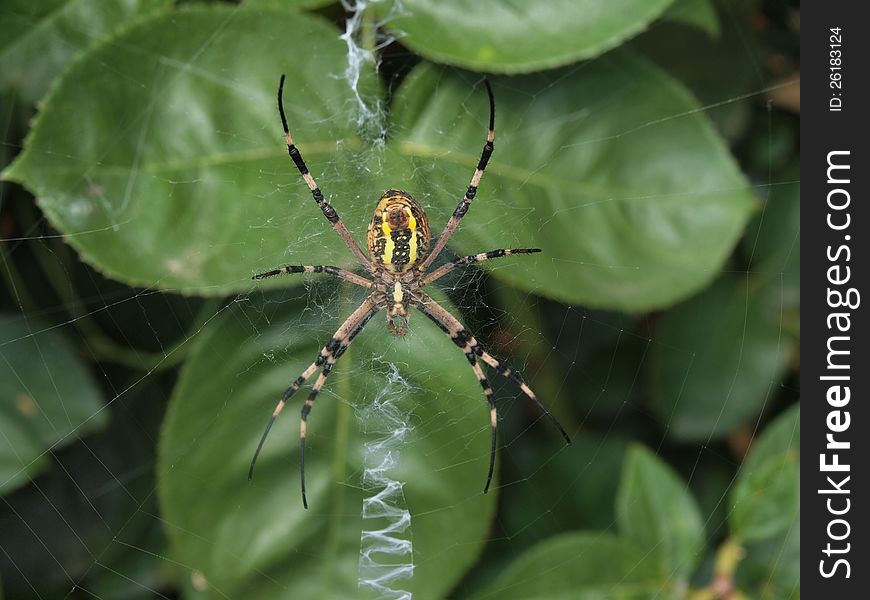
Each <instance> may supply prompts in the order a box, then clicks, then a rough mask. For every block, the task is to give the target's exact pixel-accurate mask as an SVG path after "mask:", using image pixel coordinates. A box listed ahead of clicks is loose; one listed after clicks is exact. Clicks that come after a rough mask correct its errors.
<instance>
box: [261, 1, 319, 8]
mask: <svg viewBox="0 0 870 600" xmlns="http://www.w3.org/2000/svg"><path fill="white" fill-rule="evenodd" d="M328 4H335V0H245V7H248V8H254V7H256V8H300V9H311V8H319V7H321V6H326V5H328Z"/></svg>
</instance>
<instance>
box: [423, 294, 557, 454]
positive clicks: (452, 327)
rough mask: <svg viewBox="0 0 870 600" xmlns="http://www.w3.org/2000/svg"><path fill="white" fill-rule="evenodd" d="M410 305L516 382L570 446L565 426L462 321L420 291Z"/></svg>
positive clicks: (502, 374) (465, 349)
mask: <svg viewBox="0 0 870 600" xmlns="http://www.w3.org/2000/svg"><path fill="white" fill-rule="evenodd" d="M412 305H413V306H414V307H416V308H417V309H418V310H419V311H420V312H422V313H423V314H424V315H426V316H427V317H429V318H430V319H432V321H434V322H435V324H436V325H438V327H440V328H441V330H442V331H444V333H446V334H447V335H449V336H450V339H452V340H453V343H455V344H456V345H457V346H459V347H460V348H462V351H463V352H465V353H466V356H467V355H468V353H469V352H471V353H472V354H474V355H476V356H478V357H480V358H481V360H483V361H484V362H485V363H486V364H488V365H489V366H490V367H492V368H493V369H495V370H496V372H498V374H499V375H501V376H502V377H505V378H507V379H509V380H511V381H513V382H514V383H516V384H517V385H518V386H519V388H520V390H521V391H522V392H523V393H524V394H525V395H526V396H528V398H529V399H530V400H531V401H532V402H534V403H535V404H536V405H537V406H538V408H539V409H540V410H541V412H543V413H544V414H545V415H547V417H548V418H549V419H550V421H552V422H553V425H555V426H556V428H557V429H558V430H559V433H561V434H562V437H563V438H565V442H566V443H567V444H568V445H569V446H570V445H571V437H570V436H569V435H568V432H567V431H565V428H564V427H562V424H561V423H559V420H558V419H556V417H555V416H553V413H551V412H550V411H549V410H548V409H547V407H546V406H544V404H543V403H542V402H541V401H540V400H539V399H538V396H537V395H536V394H535V392H533V391H532V389H531V388H530V387H529V386H528V385H527V384H526V383H525V382H524V381H523V379H522V377H520V375H519V374H518V373H516V372H515V371H513V370H512V369H510V368H509V367H507V366H505V365H502V364H501V362H499V361H498V360H497V359H496V358H495V357H493V356H492V355H491V354H489V353H488V352H486V351H485V350H484V349H483V348H482V347H481V346H480V344H478V343H477V340H476V339H474V336H473V335H471V334H470V333H469V332H468V331H467V330H466V329H465V327H463V325H462V323H460V322H459V319H457V318H456V317H454V316H453V315H451V314H450V313H449V312H448V311H447V309H445V308H444V307H443V306H441V305H440V304H438V303H437V302H435V301H434V300H433V299H432V298H430V297H429V296H427V295H426V294H423V293H421V292H418V293H417V297H416V298H415V299H414V300H413V301H412Z"/></svg>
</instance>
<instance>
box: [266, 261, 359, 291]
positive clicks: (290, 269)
mask: <svg viewBox="0 0 870 600" xmlns="http://www.w3.org/2000/svg"><path fill="white" fill-rule="evenodd" d="M292 273H326V274H327V275H332V276H333V277H338V278H339V279H344V280H345V281H349V282H350V283H353V284H356V285H359V286H362V287H364V288H371V287H372V282H371V281H369V280H368V279H366V278H365V277H360V276H359V275H357V274H356V273H351V272H350V271H345V270H344V269H339V268H338V267H333V266H332V265H287V266H286V267H280V268H278V269H273V270H271V271H266V272H265V273H257V274H256V275H254V276H253V277H251V279H266V278H267V277H274V276H275V275H289V274H292Z"/></svg>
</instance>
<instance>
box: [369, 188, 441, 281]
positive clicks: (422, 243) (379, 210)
mask: <svg viewBox="0 0 870 600" xmlns="http://www.w3.org/2000/svg"><path fill="white" fill-rule="evenodd" d="M429 237H430V234H429V218H428V217H427V216H426V213H425V212H424V211H423V207H422V206H420V203H419V202H417V201H416V200H415V199H414V198H413V197H412V196H411V195H410V194H408V193H406V192H403V191H401V190H387V191H386V192H384V195H383V196H381V198H380V200H378V205H377V207H376V208H375V214H374V216H373V217H372V222H371V224H370V225H369V230H368V246H369V254H370V255H371V257H372V260H374V261H375V262H376V263H378V264H382V265H384V266H385V267H387V268H388V269H390V270H391V271H399V272H401V271H407V270H408V269H409V268H411V267H412V266H413V265H414V264H416V263H417V262H418V261H419V260H420V259H421V258H422V257H423V256H424V255H425V254H426V252H427V251H428V250H429Z"/></svg>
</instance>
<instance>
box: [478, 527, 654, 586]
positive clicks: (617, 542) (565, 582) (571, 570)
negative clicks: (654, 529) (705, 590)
mask: <svg viewBox="0 0 870 600" xmlns="http://www.w3.org/2000/svg"><path fill="white" fill-rule="evenodd" d="M654 567H655V565H654V563H653V561H652V560H651V559H650V558H649V556H648V555H647V554H646V553H645V552H642V551H641V550H640V549H638V548H637V547H635V546H634V545H632V544H631V543H630V542H628V541H626V540H623V539H620V538H617V537H615V536H613V535H612V534H609V533H604V532H598V533H592V532H581V533H571V534H566V535H561V536H556V537H551V538H549V539H547V540H546V541H544V542H541V543H539V544H537V545H536V546H534V547H533V548H532V549H530V550H528V551H527V552H526V553H524V554H523V555H522V556H520V557H519V558H518V559H517V560H515V561H514V562H513V563H512V564H510V565H509V566H508V567H507V569H505V571H504V572H503V573H502V574H501V575H500V576H499V577H498V579H496V580H495V581H494V582H493V583H492V584H491V585H490V586H489V587H488V588H486V589H485V590H484V591H483V592H481V593H479V594H477V595H475V596H474V600H485V599H494V598H498V599H499V600H514V599H516V600H520V599H521V600H544V599H546V600H603V599H605V598H614V599H615V598H618V599H619V600H642V599H646V598H650V599H651V598H662V597H663V596H662V595H661V594H662V590H663V588H664V587H665V584H664V583H663V581H662V579H661V578H660V577H659V576H658V574H657V572H656V570H655V568H654ZM665 597H667V596H665Z"/></svg>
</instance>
